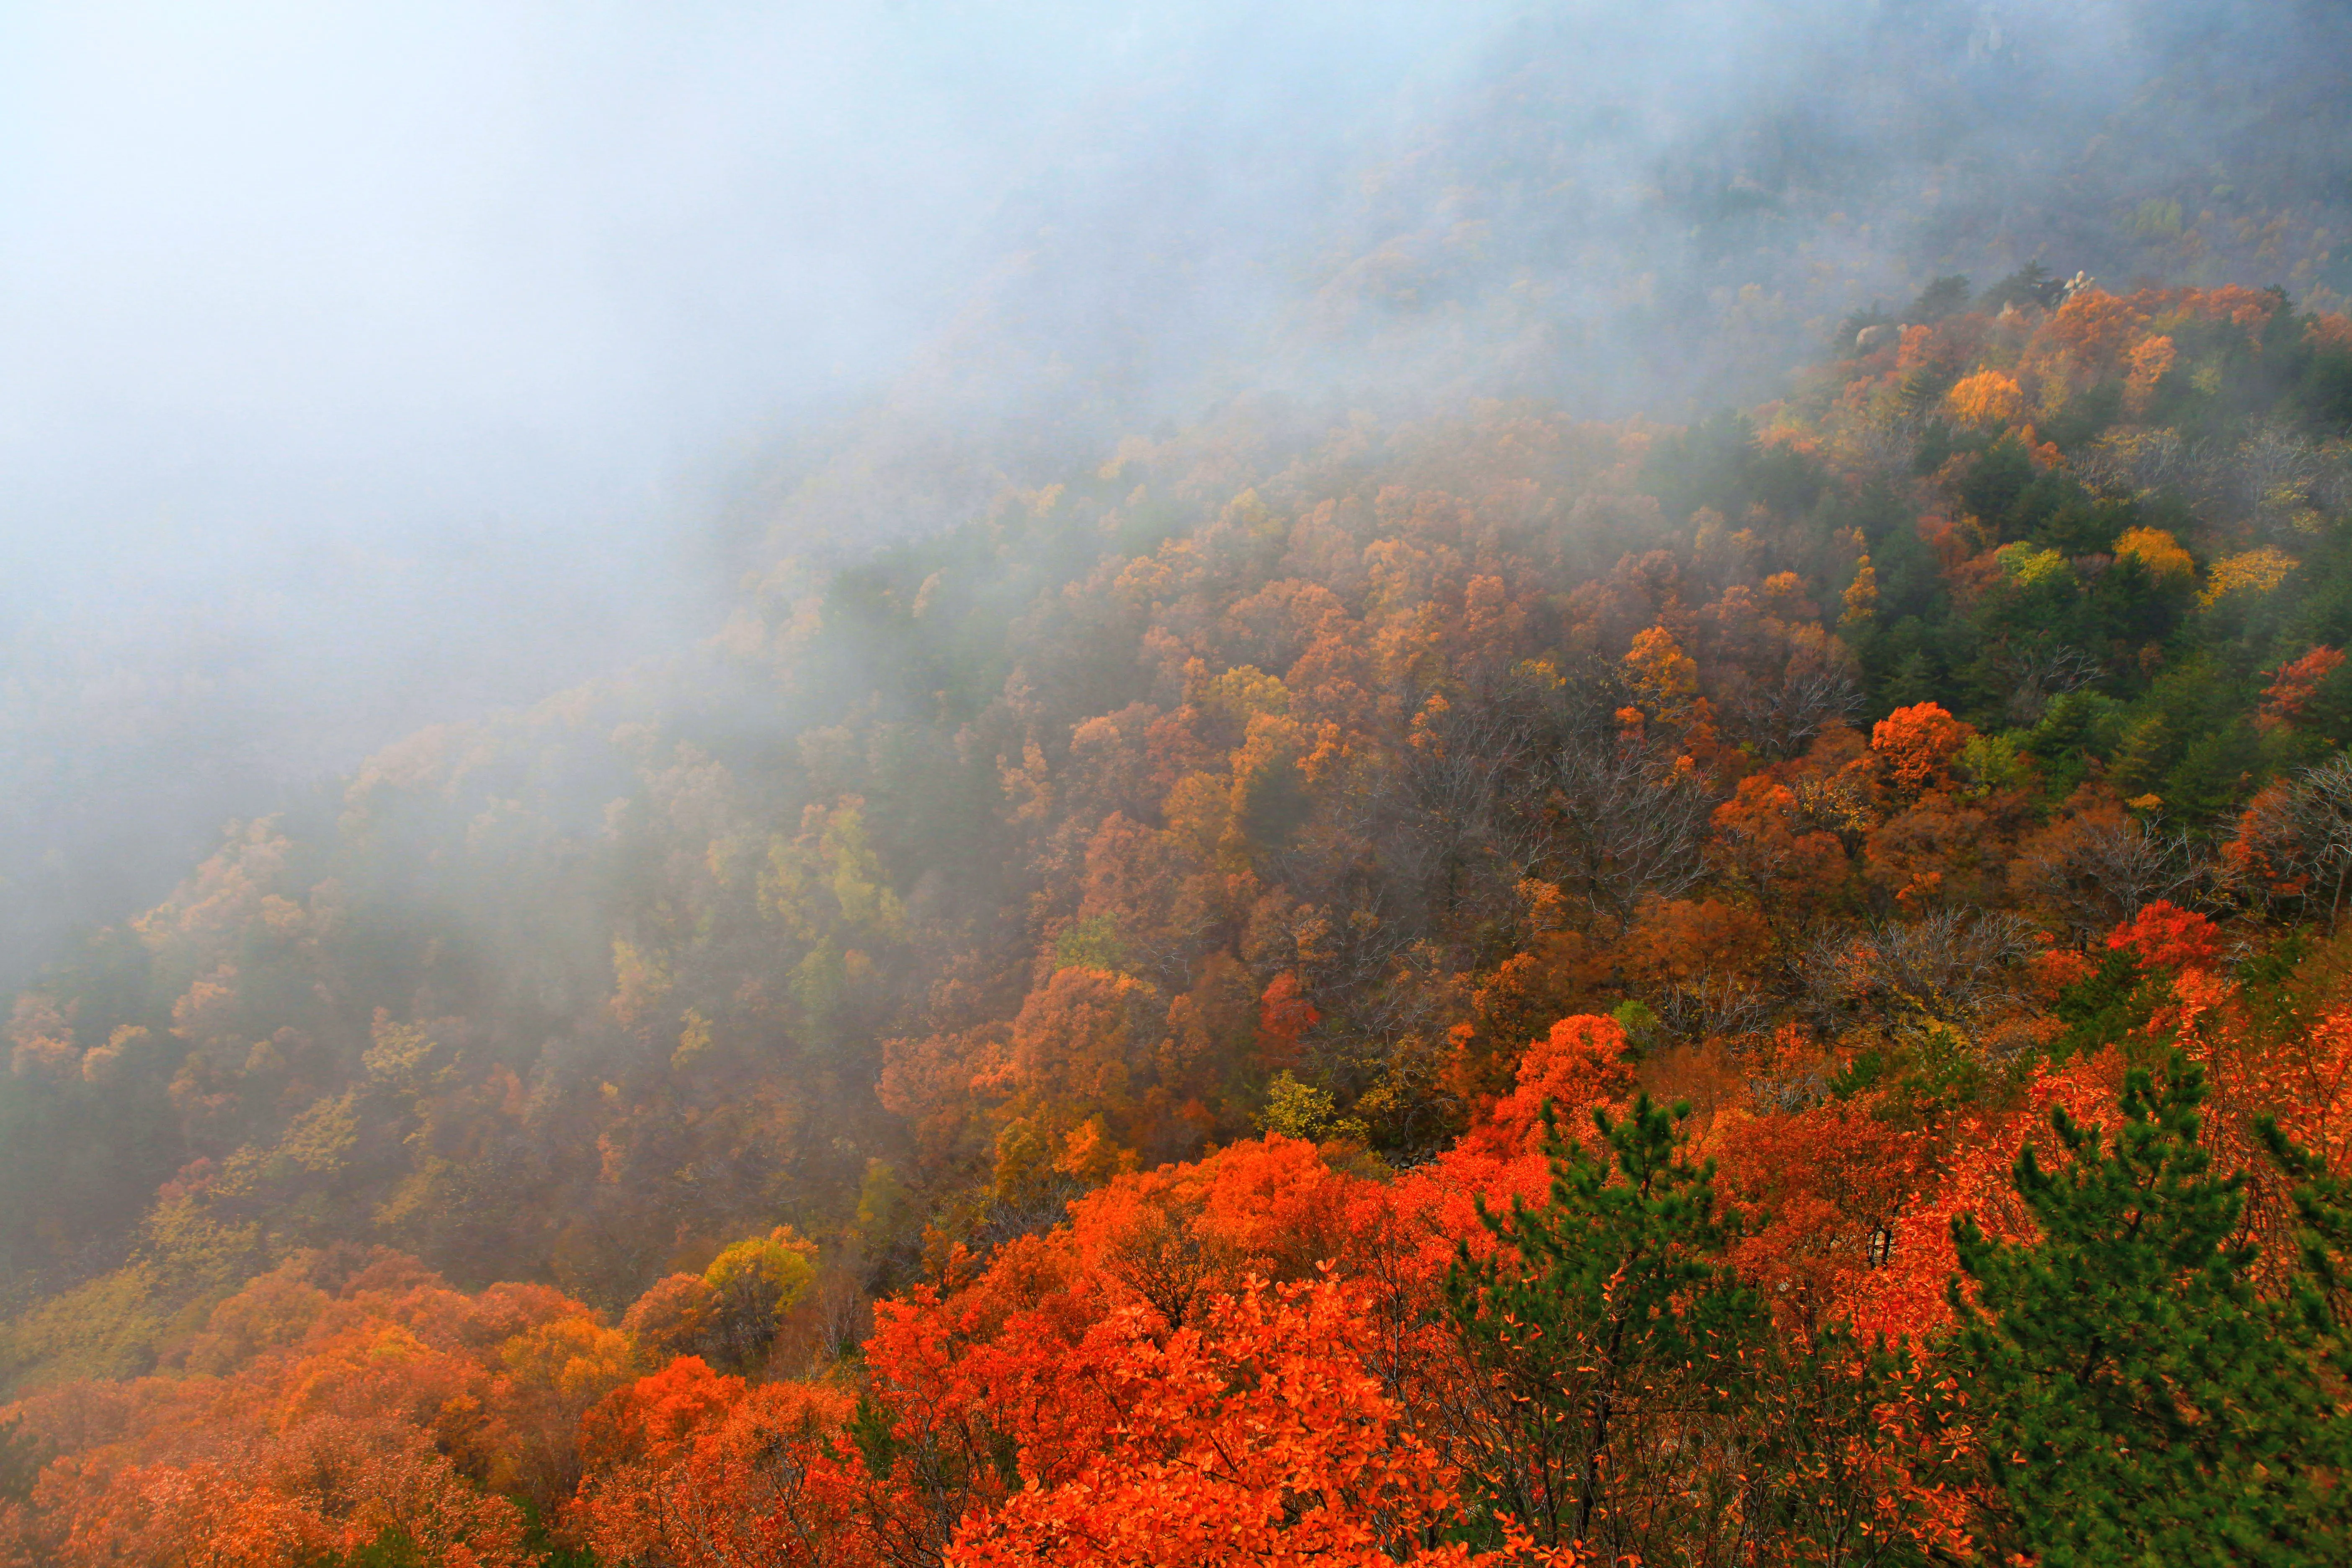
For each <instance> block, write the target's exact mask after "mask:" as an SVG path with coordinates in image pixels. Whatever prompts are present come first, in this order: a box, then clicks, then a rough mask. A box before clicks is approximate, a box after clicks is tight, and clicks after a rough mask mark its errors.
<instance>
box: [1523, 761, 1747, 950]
mask: <svg viewBox="0 0 2352 1568" xmlns="http://www.w3.org/2000/svg"><path fill="white" fill-rule="evenodd" d="M1544 765H1545V768H1546V772H1545V774H1544V779H1545V783H1546V784H1548V785H1549V789H1548V791H1547V794H1548V797H1549V798H1548V802H1547V804H1548V805H1549V814H1550V816H1551V820H1552V826H1553V831H1552V834H1551V836H1550V841H1549V845H1548V846H1547V848H1546V855H1545V858H1546V859H1547V861H1548V862H1549V863H1548V864H1547V865H1546V867H1545V869H1546V871H1547V872H1553V873H1557V874H1556V875H1554V876H1553V878H1552V879H1553V880H1556V881H1558V882H1559V883H1560V884H1561V885H1562V886H1563V887H1566V888H1568V889H1571V890H1572V891H1574V892H1575V893H1577V894H1579V895H1580V896H1581V897H1582V898H1583V899H1584V900H1585V901H1586V903H1587V904H1588V906H1589V907H1591V909H1592V910H1594V911H1595V912H1597V913H1601V914H1605V915H1607V916H1609V917H1610V918H1612V919H1614V920H1617V921H1626V920H1630V919H1631V918H1632V917H1633V906H1634V904H1635V903H1637V902H1638V901H1639V900H1641V898H1642V896H1643V894H1645V893H1655V894H1657V895H1658V896H1659V897H1661V898H1668V899H1671V898H1675V897H1678V896H1680V895H1681V894H1683V893H1685V892H1687V891H1689V889H1691V888H1692V887H1693V886H1695V885H1696V883H1697V881H1698V879H1699V877H1700V875H1701V872H1702V869H1703V867H1702V863H1701V860H1700V851H1701V849H1702V848H1703V847H1705V844H1706V826H1707V817H1708V814H1709V813H1710V812H1711V811H1713V809H1714V806H1715V800H1714V796H1713V795H1712V793H1711V792H1710V791H1709V789H1708V788H1707V786H1706V783H1705V781H1704V779H1703V777H1702V776H1701V775H1700V774H1699V773H1698V772H1697V771H1696V769H1691V768H1685V767H1682V766H1679V765H1678V759H1676V758H1675V757H1672V756H1669V755H1667V754H1665V748H1664V747H1662V746H1659V745H1658V744H1656V743H1654V742H1649V741H1645V740H1640V739H1635V738H1633V737H1627V736H1609V737H1593V738H1590V739H1585V738H1578V739H1574V740H1571V741H1570V742H1567V743H1566V744H1564V745H1562V746H1560V747H1559V748H1558V749H1557V750H1556V751H1554V752H1552V753H1551V754H1550V756H1549V757H1548V758H1546V759H1545V764H1544Z"/></svg>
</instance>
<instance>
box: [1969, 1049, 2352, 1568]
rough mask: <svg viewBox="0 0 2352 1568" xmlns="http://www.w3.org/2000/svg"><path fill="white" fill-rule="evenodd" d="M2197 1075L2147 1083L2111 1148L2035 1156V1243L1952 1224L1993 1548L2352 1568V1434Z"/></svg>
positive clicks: (2073, 1133) (2078, 1557) (2075, 1144)
mask: <svg viewBox="0 0 2352 1568" xmlns="http://www.w3.org/2000/svg"><path fill="white" fill-rule="evenodd" d="M2205 1092H2206V1091H2205V1081H2204V1075H2203V1072H2202V1070H2201V1069H2200V1068H2198V1067H2197V1066H2196V1065H2195V1064H2194V1063H2192V1062H2189V1060H2187V1059H2186V1058H2183V1057H2182V1056H2181V1055H2180V1054H2179V1052H2177V1051H2176V1052H2174V1053H2173V1055H2172V1058H2171V1061H2170V1065H2169V1067H2168V1069H2167V1072H2166V1074H2165V1080H2164V1083H2163V1085H2162V1087H2161V1088H2160V1089H2159V1088H2158V1087H2157V1086H2156V1085H2155V1083H2154V1081H2153V1079H2152V1076H2151V1075H2150V1074H2149V1073H2147V1072H2146V1071H2144V1070H2135V1071H2134V1072H2132V1073H2131V1074H2130V1075H2129V1077H2128V1078H2127V1079H2126V1087H2125V1089H2124V1094H2123V1100H2122V1110H2123V1121H2122V1125H2121V1127H2120V1129H2119V1130H2118V1131H2117V1132H2116V1135H2115V1136H2114V1137H2112V1138H2110V1137H2108V1136H2106V1135H2105V1132H2104V1131H2103V1130H2102V1129H2100V1128H2099V1127H2097V1126H2091V1127H2083V1126H2080V1125H2078V1124H2076V1123H2075V1122H2074V1121H2072V1120H2071V1119H2069V1118H2068V1117H2067V1115H2066V1114H2065V1112H2064V1111H2063V1110H2053V1113H2052V1117H2051V1122H2052V1126H2053V1130H2054V1131H2056V1133H2057V1137H2058V1141H2059V1142H2060V1143H2061V1144H2062V1145H2063V1147H2064V1149H2065V1151H2066V1152H2067V1153H2068V1154H2069V1155H2070V1156H2071V1160H2070V1163H2067V1164H2066V1165H2065V1166H2064V1167H2063V1168H2062V1169H2060V1170H2057V1171H2054V1172H2053V1171H2045V1170H2043V1169H2042V1165H2041V1164H2040V1163H2039V1162H2038V1161H2037V1160H2036V1159H2035V1157H2034V1152H2033V1149H2032V1146H2031V1145H2028V1146H2027V1148H2026V1149H2025V1150H2024V1152H2022V1153H2021V1154H2020V1155H2019V1157H2018V1161H2017V1165H2016V1168H2015V1173H2014V1181H2015V1184H2016V1188H2017V1192H2018V1194H2019V1195H2020V1196H2021V1198H2022V1199H2023V1200H2024V1202H2025V1204H2026V1205H2027V1207H2028V1208H2029V1209H2030V1210H2031V1212H2032V1215H2033V1219H2034V1221H2035V1223H2036V1224H2037V1225H2038V1226H2039V1227H2040V1229H2041V1232H2042V1239H2041V1240H2040V1241H2039V1242H2038V1243H2037V1244H2035V1245H2032V1246H2025V1245H2021V1244H2018V1243H2013V1242H1994V1241H1990V1240H1988V1239H1987V1238H1986V1237H1985V1235H1984V1233H1983V1232H1982V1231H1981V1230H1980V1229H1979V1228H1978V1226H1976V1224H1975V1222H1974V1221H1973V1220H1972V1219H1970V1218H1969V1217H1967V1216H1962V1217H1961V1218H1960V1219H1959V1220H1958V1221H1956V1222H1955V1224H1954V1227H1953V1228H1954V1235H1955V1237H1956V1239H1957V1241H1958V1248H1959V1262H1960V1267H1961V1268H1962V1270H1963V1271H1964V1272H1965V1274H1966V1277H1967V1280H1968V1283H1969V1287H1971V1288H1972V1289H1964V1288H1963V1287H1962V1284H1961V1282H1960V1281H1959V1280H1958V1279H1955V1280H1954V1282H1953V1285H1952V1301H1953V1305H1954V1308H1955V1310H1956V1311H1957V1312H1958V1315H1959V1320H1960V1327H1959V1330H1958V1336H1957V1338H1956V1341H1955V1342H1954V1344H1953V1346H1952V1353H1953V1359H1954V1361H1955V1363H1956V1367H1957V1370H1958V1371H1959V1372H1960V1373H1962V1383H1963V1387H1964V1389H1965V1391H1966V1394H1967V1397H1968V1399H1969V1403H1970V1405H1972V1406H1973V1408H1974V1410H1975V1412H1976V1415H1977V1422H1978V1429H1979V1436H1980V1438H1981V1442H1982V1449H1983V1453H1984V1456H1985V1462H1986V1464H1987V1466H1988V1467H1989V1470H1990V1477H1989V1479H1990V1487H1989V1488H1988V1492H1989V1495H1990V1499H1991V1500H1990V1503H1989V1505H1988V1517H1987V1520H1986V1524H1985V1529H1986V1534H1987V1537H1988V1542H1987V1543H1988V1544H1989V1545H1991V1546H1994V1547H1996V1548H1998V1549H1999V1550H2000V1551H2001V1552H2024V1553H2029V1554H2031V1555H2032V1557H2033V1558H2035V1559H2036V1560H2038V1561H2039V1562H2040V1563H2043V1564H2046V1565H2047V1568H2075V1565H2078V1564H2080V1565H2084V1568H2088V1565H2091V1564H2101V1565H2105V1564H2114V1563H2135V1564H2137V1563H2165V1564H2168V1565H2179V1564H2201V1563H2342V1562H2347V1561H2352V1531H2347V1522H2352V1508H2347V1488H2346V1487H2345V1486H2344V1485H2343V1484H2342V1481H2341V1479H2340V1478H2342V1477H2344V1476H2345V1475H2346V1474H2347V1468H2346V1466H2347V1460H2352V1444H2347V1435H2352V1426H2347V1422H2346V1420H2345V1419H2344V1417H2343V1416H2342V1415H2341V1414H2340V1413H2339V1411H2338V1409H2337V1407H2336V1402H2335V1399H2334V1398H2333V1396H2332V1394H2331V1392H2330V1390H2329V1387H2328V1384H2330V1383H2331V1382H2332V1380H2331V1379H2329V1378H2328V1377H2327V1376H2326V1375H2325V1374H2326V1363H2325V1359H2324V1356H2323V1354H2322V1350H2323V1347H2322V1345H2321V1343H2320V1338H2319V1335H2318V1333H2317V1331H2316V1330H2315V1326H2314V1323H2313V1321H2312V1318H2311V1315H2310V1314H2309V1313H2308V1312H2307V1311H2305V1310H2297V1307H2296V1305H2295V1304H2294V1303H2291V1302H2286V1301H2277V1300H2266V1299H2264V1298H2263V1297H2260V1296H2258V1295H2257V1294H2256V1293H2255V1291H2254V1289H2253V1286H2252V1281H2251V1278H2250V1270H2251V1268H2252V1263H2253V1260H2254V1250H2255V1249H2254V1248H2253V1247H2252V1246H2251V1245H2249V1244H2247V1243H2246V1242H2244V1241H2243V1240H2242V1237H2241V1235H2240V1219H2241V1215H2242V1212H2243V1209H2244V1194H2243V1191H2242V1188H2243V1184H2244V1178H2243V1177H2242V1176H2237V1175H2233V1176H2230V1177H2226V1178H2224V1177H2220V1176H2216V1175H2215V1174H2214V1173H2213V1172H2212V1170H2211V1161H2210V1157H2209V1156H2208V1155H2207V1154H2206V1152H2204V1151H2203V1150H2202V1149H2200V1147H2199V1146H2198V1142H2197V1133H2198V1127H2199V1122H2200V1118H2199V1115H2198V1110H2197V1108H2198V1106H2199V1105H2200V1104H2201V1103H2202V1102H2203V1100H2204V1099H2205Z"/></svg>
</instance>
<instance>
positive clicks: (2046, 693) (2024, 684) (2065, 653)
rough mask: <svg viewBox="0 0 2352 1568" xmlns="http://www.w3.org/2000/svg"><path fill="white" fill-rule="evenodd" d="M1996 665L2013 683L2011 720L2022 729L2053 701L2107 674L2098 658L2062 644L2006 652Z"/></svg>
mask: <svg viewBox="0 0 2352 1568" xmlns="http://www.w3.org/2000/svg"><path fill="white" fill-rule="evenodd" d="M1995 664H1996V667H1997V668H1999V669H2000V672H2001V674H2002V675H2003V676H2004V677H2006V678H2007V679H2008V680H2009V682H2010V693H2009V717H2010V719H2011V721H2012V722H2014V723H2017V724H2021V725H2023V724H2031V723H2032V722H2034V721H2036V720H2038V719H2040V718H2041V717H2042V710H2044V709H2046V708H2048V707H2049V706H2050V702H2051V700H2052V699H2053V698H2056V697H2063V696H2065V695H2066V693H2068V692H2070V691H2080V690H2082V689H2084V687H2086V686H2094V685H2096V684H2097V683H2098V682H2099V681H2101V680H2103V679H2105V678H2106V673H2107V668H2106V666H2105V664H2104V663H2102V662H2101V661H2100V660H2099V659H2098V658H2097V657H2095V655H2092V654H2089V653H2085V652H2084V651H2083V650H2082V649H2081V648H2078V647H2066V646H2065V645H2064V644H2063V643H2037V644H2032V645H2030V646H2027V647H2017V648H2011V649H2004V650H2003V651H2002V652H2001V653H2000V655H1998V656H1997V658H1996V659H1995Z"/></svg>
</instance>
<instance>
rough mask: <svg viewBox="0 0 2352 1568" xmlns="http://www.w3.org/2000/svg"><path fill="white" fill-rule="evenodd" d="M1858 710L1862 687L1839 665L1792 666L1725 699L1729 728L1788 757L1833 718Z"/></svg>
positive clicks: (1765, 751) (1767, 751)
mask: <svg viewBox="0 0 2352 1568" xmlns="http://www.w3.org/2000/svg"><path fill="white" fill-rule="evenodd" d="M1861 710H1862V693H1861V692H1860V691H1858V690H1856V689H1855V688H1854V684H1853V680H1851V679H1848V678H1847V676H1846V675H1845V673H1844V672H1843V671H1842V670H1835V669H1822V668H1810V669H1791V670H1790V672H1789V673H1788V674H1787V675H1786V676H1784V677H1783V678H1782V679H1779V680H1777V681H1774V682H1772V683H1771V684H1770V685H1767V686H1751V687H1748V688H1747V689H1744V690H1742V691H1740V692H1739V693H1738V694H1737V695H1736V696H1734V697H1732V698H1731V699H1729V700H1728V701H1727V703H1726V704H1725V710H1724V719H1725V721H1726V724H1727V728H1728V729H1729V730H1730V731H1731V733H1732V734H1734V735H1736V736H1737V737H1738V738H1739V739H1740V740H1742V741H1745V742H1748V744H1750V745H1752V746H1754V747H1755V748H1756V749H1757V750H1758V751H1759V752H1762V753H1763V754H1764V755H1766V756H1768V757H1792V756H1795V755H1796V754H1797V753H1798V752H1801V751H1803V750H1804V749H1805V747H1806V746H1807V745H1808V744H1809V743H1811V741H1812V739H1813V737H1814V736H1816V735H1818V734H1820V733H1821V732H1822V731H1823V730H1826V729H1828V728H1829V727H1830V726H1831V725H1832V724H1843V723H1845V722H1847V721H1849V720H1851V719H1852V718H1853V716H1854V715H1855V714H1856V713H1857V712H1859V711H1861Z"/></svg>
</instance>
